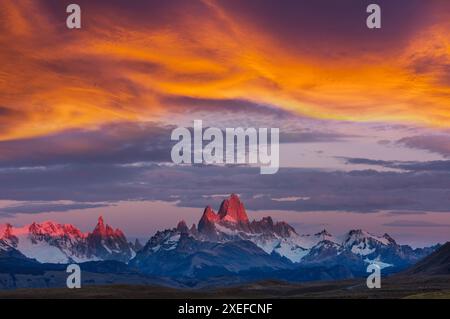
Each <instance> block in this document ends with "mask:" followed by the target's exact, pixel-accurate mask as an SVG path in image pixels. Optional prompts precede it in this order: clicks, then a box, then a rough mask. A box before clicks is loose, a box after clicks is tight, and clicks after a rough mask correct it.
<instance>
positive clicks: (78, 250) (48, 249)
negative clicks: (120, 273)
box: [0, 216, 134, 263]
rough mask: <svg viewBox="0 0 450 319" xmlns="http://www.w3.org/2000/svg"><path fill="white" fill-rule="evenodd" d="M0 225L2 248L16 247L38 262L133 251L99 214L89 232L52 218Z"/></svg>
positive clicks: (124, 255)
mask: <svg viewBox="0 0 450 319" xmlns="http://www.w3.org/2000/svg"><path fill="white" fill-rule="evenodd" d="M3 227H4V228H3ZM3 227H0V241H1V242H2V243H1V245H2V249H15V250H18V251H19V252H21V253H22V254H23V255H24V256H26V257H29V258H33V259H36V260H37V261H39V262H49V263H69V262H85V261H97V260H119V261H128V260H129V259H130V258H131V257H132V256H133V255H134V251H133V249H132V245H131V244H129V243H128V242H127V239H126V237H125V235H124V234H123V232H122V231H121V230H120V229H115V230H114V229H113V228H112V227H111V226H109V225H107V224H105V222H104V220H103V217H102V216H100V217H99V218H98V222H97V225H96V226H95V228H94V230H93V231H92V232H91V233H83V232H82V231H81V230H80V229H78V228H77V227H75V226H74V225H71V224H60V223H57V222H54V221H45V222H41V223H37V222H33V223H31V224H30V225H27V226H24V227H19V228H16V227H12V226H11V225H9V224H6V225H5V226H3Z"/></svg>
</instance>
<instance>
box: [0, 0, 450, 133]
mask: <svg viewBox="0 0 450 319" xmlns="http://www.w3.org/2000/svg"><path fill="white" fill-rule="evenodd" d="M0 3H1V10H0V14H1V16H0V17H1V19H0V28H1V30H2V31H1V34H0V59H1V61H2V63H1V67H0V139H3V140H5V139H10V138H17V137H25V136H35V135H43V134H48V133H53V132H57V131H60V130H64V129H68V128H79V127H81V128H83V127H96V126H98V125H100V124H104V123H106V122H112V121H123V120H126V121H140V120H149V119H154V118H158V117H163V116H165V115H167V114H170V111H171V109H170V106H169V105H165V104H164V102H163V101H164V99H163V97H167V96H183V97H193V98H199V99H243V100H249V101H253V102H257V103H262V104H269V105H272V106H274V107H279V108H282V109H286V110H290V111H294V112H297V113H299V114H303V115H307V116H312V117H317V118H325V119H342V120H351V121H372V120H377V121H401V122H411V123H415V124H420V125H429V126H440V127H448V126H449V123H450V102H449V101H450V75H449V73H450V72H449V71H450V67H449V66H450V36H449V32H448V31H449V30H450V24H449V22H448V21H449V19H447V18H448V17H447V16H446V15H445V14H443V15H441V16H439V15H436V16H435V18H434V19H432V22H430V23H428V24H427V25H426V27H424V28H423V29H420V30H417V31H416V32H415V33H414V35H413V36H412V37H409V38H408V39H407V41H406V45H404V46H402V47H399V48H395V50H384V49H380V50H379V51H373V50H372V51H370V50H368V51H363V52H361V51H357V52H356V51H355V53H354V54H353V55H352V54H351V52H352V51H351V50H348V52H350V54H349V53H348V52H347V54H344V55H342V56H340V55H338V54H333V53H329V54H328V53H327V52H308V51H307V50H302V48H300V50H297V49H298V48H297V49H292V48H289V47H288V46H286V47H283V46H280V45H279V44H280V40H279V39H278V40H277V39H274V37H273V35H269V34H266V33H263V32H260V30H259V29H258V28H256V27H255V25H254V24H253V22H252V21H251V20H248V21H243V20H242V19H239V18H237V17H235V16H234V15H233V14H232V12H230V10H229V9H225V8H223V7H222V6H221V5H220V4H219V3H218V2H216V1H212V0H210V1H206V0H205V1H199V2H198V8H200V7H201V9H198V8H197V7H195V8H196V9H191V11H189V10H190V9H189V7H188V8H186V7H183V8H180V9H177V7H176V6H175V5H174V8H171V10H170V11H169V12H170V14H171V16H170V21H173V23H163V22H159V21H156V22H155V24H152V23H146V22H145V19H142V17H136V18H133V16H132V15H130V14H121V11H120V10H119V9H118V7H117V6H114V5H112V6H108V5H107V4H106V3H105V5H103V7H98V6H94V5H92V6H91V5H89V2H87V3H86V4H81V7H82V10H83V11H82V12H83V14H84V15H83V19H84V20H83V28H82V29H81V30H68V29H66V28H65V26H64V19H65V12H64V10H60V11H58V12H57V14H56V16H57V17H58V18H55V9H54V8H50V7H49V6H45V5H42V4H43V3H44V4H45V1H41V2H39V1H22V0H21V1H14V2H11V1H1V2H0ZM61 8H64V7H63V5H61V6H60V7H58V9H61ZM192 8H194V6H192ZM195 10H197V11H198V12H197V11H195ZM200 11H201V12H200ZM136 14H138V12H136ZM158 23H159V24H158ZM318 41H319V42H320V41H326V39H323V40H322V39H318ZM342 49H346V48H345V45H343V48H342ZM315 53H317V54H315ZM327 55H328V56H329V58H327Z"/></svg>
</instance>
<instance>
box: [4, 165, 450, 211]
mask: <svg viewBox="0 0 450 319" xmlns="http://www.w3.org/2000/svg"><path fill="white" fill-rule="evenodd" d="M232 192H235V193H238V194H240V195H241V197H242V198H243V200H244V202H245V203H246V205H247V207H248V208H249V209H252V210H268V209H273V210H292V211H299V212H302V211H354V212H361V213H367V212H375V211H379V210H393V211H394V210H398V211H406V210H411V211H424V212H425V211H436V212H448V211H450V196H448V195H449V192H450V173H449V172H404V173H397V172H377V171H372V170H367V171H353V172H326V171H318V170H309V169H298V168H282V169H280V171H279V172H278V173H277V174H274V175H260V174H259V169H258V168H249V167H236V166H230V167H218V166H183V167H180V166H167V165H156V164H149V165H138V166H129V165H127V166H124V165H66V166H55V167H49V168H46V169H31V170H20V169H10V170H7V171H5V170H4V171H1V172H0V199H4V200H20V201H59V200H70V201H75V202H83V203H99V202H110V203H114V202H117V201H125V200H163V201H169V202H174V201H175V199H176V200H177V205H179V206H182V207H199V208H203V207H204V206H205V205H206V204H210V205H214V206H217V205H218V204H219V203H220V201H221V200H222V198H221V197H213V198H208V199H205V198H204V197H203V196H204V195H209V196H211V195H215V194H230V193H232ZM255 195H259V196H255ZM174 196H175V197H174ZM298 196H301V197H302V199H298V200H295V201H279V200H274V198H275V199H276V198H283V197H298Z"/></svg>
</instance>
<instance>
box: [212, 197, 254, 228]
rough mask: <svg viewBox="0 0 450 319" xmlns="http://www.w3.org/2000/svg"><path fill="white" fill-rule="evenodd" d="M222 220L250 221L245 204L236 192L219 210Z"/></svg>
mask: <svg viewBox="0 0 450 319" xmlns="http://www.w3.org/2000/svg"><path fill="white" fill-rule="evenodd" d="M218 215H219V218H220V220H223V221H227V222H232V223H244V224H245V223H248V216H247V213H246V212H245V207H244V204H243V203H242V202H241V200H240V199H239V197H238V196H237V195H236V194H231V196H230V197H229V198H228V199H225V200H224V201H223V202H222V205H220V209H219V212H218Z"/></svg>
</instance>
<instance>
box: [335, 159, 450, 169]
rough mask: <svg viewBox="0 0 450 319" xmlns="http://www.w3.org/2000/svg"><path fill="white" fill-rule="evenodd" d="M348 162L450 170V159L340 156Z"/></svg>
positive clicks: (403, 167)
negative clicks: (413, 159) (402, 159)
mask: <svg viewBox="0 0 450 319" xmlns="http://www.w3.org/2000/svg"><path fill="white" fill-rule="evenodd" d="M339 158H340V159H342V160H344V161H345V162H346V163H347V164H364V165H373V166H382V167H387V168H394V169H400V170H408V171H444V172H450V161H426V162H415V161H409V162H407V161H383V160H372V159H367V158H352V157H339Z"/></svg>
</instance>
